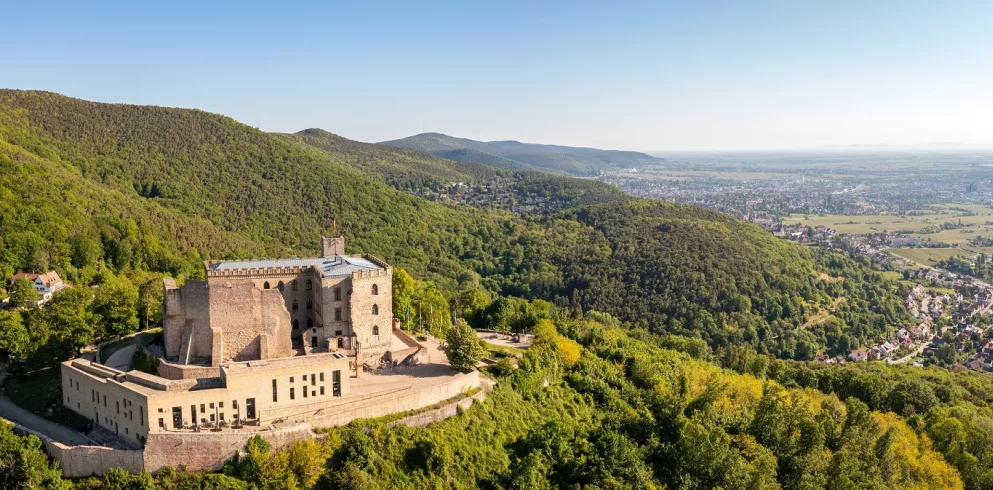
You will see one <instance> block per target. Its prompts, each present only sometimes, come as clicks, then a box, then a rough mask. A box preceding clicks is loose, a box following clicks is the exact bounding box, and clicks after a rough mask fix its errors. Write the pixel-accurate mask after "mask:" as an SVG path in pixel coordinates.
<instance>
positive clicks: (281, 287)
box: [276, 281, 286, 291]
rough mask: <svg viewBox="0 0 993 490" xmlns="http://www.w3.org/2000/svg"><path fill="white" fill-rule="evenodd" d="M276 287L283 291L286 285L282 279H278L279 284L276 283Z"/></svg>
mask: <svg viewBox="0 0 993 490" xmlns="http://www.w3.org/2000/svg"><path fill="white" fill-rule="evenodd" d="M276 288H277V289H279V290H280V291H283V290H284V289H285V288H286V286H283V281H279V284H277V285H276Z"/></svg>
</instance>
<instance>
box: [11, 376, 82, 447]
mask: <svg viewBox="0 0 993 490" xmlns="http://www.w3.org/2000/svg"><path fill="white" fill-rule="evenodd" d="M6 377H7V373H3V372H0V385H3V380H4V379H5V378H6ZM0 417H3V418H5V419H7V420H10V421H12V422H17V423H18V424H20V425H22V426H24V427H27V428H29V429H31V430H34V431H37V432H40V433H42V434H45V435H46V436H48V437H51V438H52V439H53V440H56V441H59V442H61V443H63V444H66V445H69V446H85V445H90V444H94V443H93V441H91V440H89V439H88V438H87V437H86V436H84V435H82V434H80V433H79V432H76V431H74V430H72V429H70V428H68V427H64V426H61V425H59V424H56V423H54V422H50V421H48V420H45V419H43V418H41V417H39V416H37V415H35V414H33V413H31V412H28V411H27V410H25V409H23V408H21V407H19V406H17V405H15V404H14V402H12V401H10V399H9V398H7V394H6V393H4V392H3V390H2V389H0Z"/></svg>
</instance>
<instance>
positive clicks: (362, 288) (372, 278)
mask: <svg viewBox="0 0 993 490" xmlns="http://www.w3.org/2000/svg"><path fill="white" fill-rule="evenodd" d="M373 286H375V291H376V293H377V294H373V290H374V289H373ZM349 303H350V309H351V322H352V330H353V331H354V332H355V336H356V337H357V339H358V341H359V343H360V344H361V345H362V358H363V360H365V359H372V360H376V359H379V358H380V357H382V356H383V354H385V353H386V350H387V349H389V347H390V344H391V342H392V340H393V338H392V333H391V332H392V330H391V329H392V325H393V270H392V269H385V270H379V271H372V272H368V273H367V272H362V273H356V274H353V275H352V295H351V297H350V298H349ZM374 306H375V307H376V308H375V309H374ZM377 310H378V311H377Z"/></svg>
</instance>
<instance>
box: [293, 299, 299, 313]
mask: <svg viewBox="0 0 993 490" xmlns="http://www.w3.org/2000/svg"><path fill="white" fill-rule="evenodd" d="M299 309H300V302H299V301H297V300H293V311H297V310H299Z"/></svg>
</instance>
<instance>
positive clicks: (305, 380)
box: [303, 374, 307, 383]
mask: <svg viewBox="0 0 993 490" xmlns="http://www.w3.org/2000/svg"><path fill="white" fill-rule="evenodd" d="M303 381H304V382H305V383H306V382H307V375H306V374H304V375H303Z"/></svg>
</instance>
